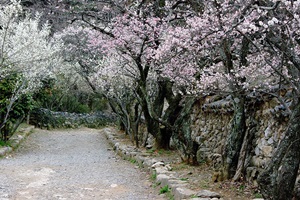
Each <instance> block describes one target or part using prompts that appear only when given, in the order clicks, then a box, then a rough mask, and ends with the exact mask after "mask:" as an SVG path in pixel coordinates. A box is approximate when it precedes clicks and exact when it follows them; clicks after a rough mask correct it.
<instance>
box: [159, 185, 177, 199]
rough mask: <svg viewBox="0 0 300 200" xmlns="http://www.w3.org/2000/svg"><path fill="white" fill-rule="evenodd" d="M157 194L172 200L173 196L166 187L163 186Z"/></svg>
mask: <svg viewBox="0 0 300 200" xmlns="http://www.w3.org/2000/svg"><path fill="white" fill-rule="evenodd" d="M159 194H165V195H166V197H167V198H168V199H169V200H174V195H172V193H171V189H170V188H169V186H168V185H165V186H164V187H162V188H160V190H159Z"/></svg>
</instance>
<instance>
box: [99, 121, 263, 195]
mask: <svg viewBox="0 0 300 200" xmlns="http://www.w3.org/2000/svg"><path fill="white" fill-rule="evenodd" d="M102 131H103V132H104V134H106V136H107V138H108V139H109V141H110V143H111V145H112V146H113V148H114V150H115V151H116V152H118V153H119V154H120V155H121V156H122V157H123V158H124V159H127V160H129V161H131V162H133V163H135V164H136V165H137V166H139V167H140V168H143V169H146V170H149V171H151V173H156V180H153V181H154V182H156V184H157V183H160V184H161V185H160V186H158V187H162V186H163V185H169V186H171V190H172V192H173V196H174V198H175V200H176V199H193V200H194V199H195V200H196V199H197V200H200V199H201V200H209V199H211V200H212V199H213V200H217V199H222V200H253V199H255V200H262V198H261V195H260V194H259V191H258V188H257V187H255V186H253V185H251V184H249V183H246V182H231V181H221V182H214V181H213V174H214V171H213V170H212V168H211V167H210V166H209V165H207V164H205V163H202V164H200V165H199V166H190V165H187V164H185V163H184V162H182V161H181V159H180V156H179V154H178V153H177V152H176V151H165V150H155V149H145V148H139V149H137V148H135V146H134V145H133V144H132V143H131V141H130V139H129V137H127V136H125V135H124V133H123V132H118V131H117V130H116V129H114V128H111V127H110V128H105V129H103V130H102ZM149 168H150V169H149ZM203 191H205V192H206V191H208V192H211V193H212V195H211V196H210V195H204V196H202V195H200V194H201V193H202V192H203ZM215 193H217V195H216V194H215ZM188 196H189V197H192V198H188ZM201 196H202V197H201Z"/></svg>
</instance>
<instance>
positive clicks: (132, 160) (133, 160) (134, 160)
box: [129, 158, 137, 164]
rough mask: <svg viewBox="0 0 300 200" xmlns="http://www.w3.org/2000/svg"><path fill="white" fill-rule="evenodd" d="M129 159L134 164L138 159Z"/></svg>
mask: <svg viewBox="0 0 300 200" xmlns="http://www.w3.org/2000/svg"><path fill="white" fill-rule="evenodd" d="M129 161H130V162H131V163H132V164H135V163H137V161H136V159H134V158H130V159H129Z"/></svg>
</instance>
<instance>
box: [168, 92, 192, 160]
mask: <svg viewBox="0 0 300 200" xmlns="http://www.w3.org/2000/svg"><path fill="white" fill-rule="evenodd" d="M195 100H196V98H195V97H190V98H186V99H185V102H184V107H182V108H181V110H180V113H179V114H178V116H177V118H176V120H175V122H174V130H173V131H174V132H173V137H174V139H175V140H177V143H178V144H177V148H178V149H179V150H180V152H181V153H182V154H183V155H182V156H183V157H182V159H183V160H184V161H185V162H187V163H189V164H192V165H196V164H197V158H196V154H197V150H198V145H196V144H197V143H195V142H194V141H193V139H192V130H191V111H192V108H193V105H194V103H195Z"/></svg>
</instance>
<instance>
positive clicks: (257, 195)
mask: <svg viewBox="0 0 300 200" xmlns="http://www.w3.org/2000/svg"><path fill="white" fill-rule="evenodd" d="M254 198H257V199H259V198H263V196H262V194H260V193H258V192H257V193H255V194H254Z"/></svg>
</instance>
